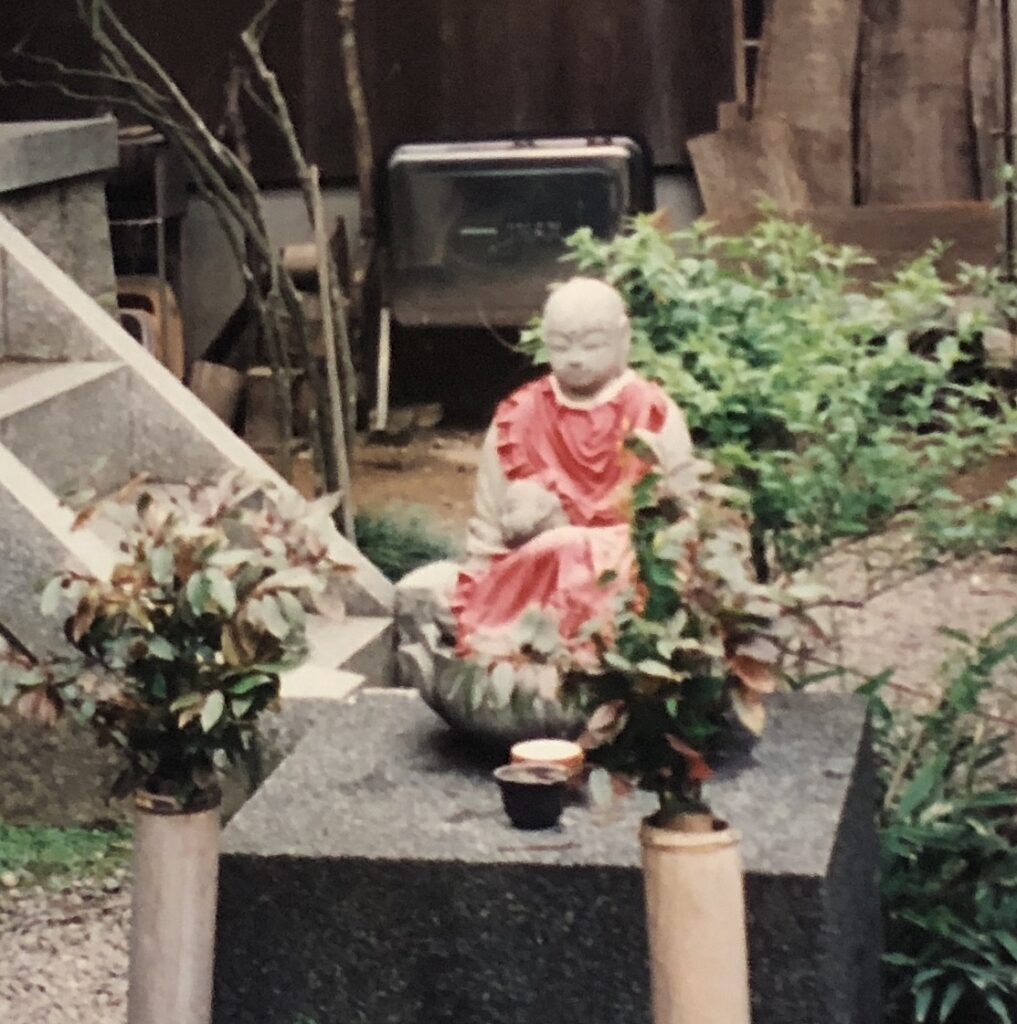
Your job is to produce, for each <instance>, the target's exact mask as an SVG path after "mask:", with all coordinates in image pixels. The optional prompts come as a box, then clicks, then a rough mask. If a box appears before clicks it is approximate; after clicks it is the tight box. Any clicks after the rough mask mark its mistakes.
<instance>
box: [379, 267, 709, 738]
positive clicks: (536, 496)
mask: <svg viewBox="0 0 1017 1024" xmlns="http://www.w3.org/2000/svg"><path fill="white" fill-rule="evenodd" d="M543 327H544V338H545V342H546V345H547V350H548V355H549V361H550V365H551V372H550V374H548V375H547V376H546V377H542V378H540V379H539V380H536V381H533V382H532V383H529V384H526V385H524V386H523V387H521V388H520V389H519V390H517V391H516V392H515V393H513V394H512V395H510V396H509V397H508V398H507V399H505V400H504V401H503V402H502V403H501V404H500V405H499V406H498V409H497V411H496V412H495V415H494V420H493V422H492V424H491V426H490V429H489V430H488V433H487V436H486V439H485V441H484V448H483V452H482V456H481V463H480V469H479V473H478V478H477V491H476V510H475V515H474V517H473V519H472V520H471V522H470V528H469V535H468V540H467V545H466V554H467V558H466V561H465V564H463V565H460V566H454V565H452V564H451V563H448V562H444V563H437V564H435V565H431V566H425V567H424V568H423V569H420V570H417V571H416V572H414V573H411V574H410V575H409V576H407V577H406V578H405V579H404V580H403V581H402V582H401V583H400V585H399V590H398V593H399V597H398V603H397V608H398V617H399V627H400V650H399V658H400V668H401V671H402V674H403V678H404V681H406V682H409V683H412V684H413V685H416V686H417V687H418V688H419V689H420V691H421V693H422V694H423V696H424V698H425V700H427V701H428V703H429V704H431V706H432V707H434V708H435V710H436V711H438V712H439V714H441V715H442V716H443V717H444V718H446V720H448V721H449V722H450V723H451V724H452V725H453V726H457V727H459V728H462V729H465V730H467V731H470V732H474V733H475V734H476V735H477V736H478V738H480V739H483V740H488V741H490V742H493V743H498V744H502V745H504V744H508V743H511V742H514V741H515V740H517V739H522V738H529V737H533V736H541V735H567V734H568V733H570V732H571V731H573V730H574V729H575V728H576V727H577V726H578V724H579V720H578V716H577V715H576V713H575V712H569V711H568V710H566V709H564V708H563V707H562V706H561V705H560V703H559V702H558V699H557V697H558V688H559V684H560V681H561V678H562V675H563V674H564V672H566V671H568V670H569V669H586V670H595V669H596V667H597V664H598V662H597V654H596V649H595V647H594V645H593V642H592V640H591V636H592V634H593V633H596V632H599V633H602V634H606V635H610V631H611V622H612V619H613V615H614V612H615V607H616V603H617V598H618V595H619V593H620V592H621V591H623V590H626V589H627V588H628V587H629V585H630V583H631V579H632V573H633V571H634V556H633V553H632V549H631V546H630V543H629V526H628V513H627V507H628V503H629V500H630V498H631V490H632V486H633V485H634V483H635V482H636V481H637V480H638V479H639V478H640V477H641V476H642V474H643V473H644V472H645V470H646V468H647V467H646V464H645V462H643V460H641V459H640V458H639V457H638V456H637V455H635V454H634V453H633V452H632V451H630V450H629V449H627V448H626V447H625V441H626V439H627V438H629V437H630V436H632V435H637V436H639V437H641V438H642V439H643V440H644V441H645V442H646V443H647V444H648V445H649V446H650V447H651V448H652V450H653V451H654V452H655V453H656V455H657V457H658V459H659V467H658V470H659V471H660V472H662V473H663V474H664V476H665V478H671V480H672V485H673V486H674V487H675V489H676V490H677V492H678V493H681V490H682V486H681V478H682V475H683V474H684V473H688V472H690V471H691V472H694V471H695V466H696V460H695V458H694V456H693V451H692V443H691V440H690V437H689V433H688V429H687V427H686V425H685V419H684V416H683V415H682V413H681V411H680V410H679V409H678V407H677V406H676V405H675V404H674V402H673V401H671V399H670V398H668V397H667V395H666V394H665V393H664V392H663V391H662V390H661V389H660V387H659V386H658V385H656V384H654V383H652V382H650V381H648V380H645V379H643V378H642V377H640V376H638V375H637V374H636V373H635V372H634V371H633V370H631V369H629V367H628V354H629V343H630V338H631V328H630V324H629V319H628V315H627V313H626V310H625V305H624V302H623V300H622V298H621V296H620V295H619V294H618V292H617V291H616V290H615V289H613V288H612V287H610V286H609V285H607V284H604V283H603V282H601V281H596V280H593V279H590V278H583V277H576V278H573V279H572V280H571V281H569V282H568V283H566V284H564V285H562V286H560V287H559V288H558V289H557V290H555V291H554V292H553V293H552V295H551V297H550V298H549V299H548V301H547V304H546V306H545V309H544V317H543Z"/></svg>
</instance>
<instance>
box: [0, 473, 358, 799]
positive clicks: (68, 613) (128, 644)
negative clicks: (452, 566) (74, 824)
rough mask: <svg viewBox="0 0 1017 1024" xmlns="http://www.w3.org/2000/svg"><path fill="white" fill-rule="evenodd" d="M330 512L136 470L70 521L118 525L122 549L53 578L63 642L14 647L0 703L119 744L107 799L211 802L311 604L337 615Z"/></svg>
mask: <svg viewBox="0 0 1017 1024" xmlns="http://www.w3.org/2000/svg"><path fill="white" fill-rule="evenodd" d="M330 512H331V508H330V507H329V506H328V505H327V504H322V503H318V504H317V505H313V506H309V505H307V503H306V502H304V501H303V499H302V498H300V497H299V496H298V495H296V494H295V493H293V494H281V493H279V494H277V493H275V492H274V491H273V490H272V489H270V488H266V487H265V486H264V485H262V484H259V483H256V482H253V481H247V480H244V479H243V478H242V477H241V476H239V475H236V474H231V475H229V476H227V477H226V478H224V479H223V480H222V481H221V482H220V483H218V484H216V485H214V486H212V485H210V486H205V487H191V488H189V489H187V491H186V493H184V494H181V495H176V494H174V493H172V492H166V491H163V492H160V491H158V490H155V489H150V488H148V487H147V486H145V484H144V481H143V480H139V481H137V482H132V483H131V484H129V485H128V486H127V487H125V488H124V489H123V490H122V491H121V492H120V493H119V494H118V495H116V496H115V497H114V498H113V499H111V500H107V501H100V502H97V503H94V504H91V505H88V506H86V507H85V508H84V509H82V510H81V511H80V512H79V513H78V516H77V520H76V524H75V525H77V526H80V525H82V524H84V523H85V522H87V521H89V520H90V519H92V518H93V517H96V516H102V517H103V518H105V519H106V520H107V522H110V523H113V524H116V525H117V526H118V527H119V528H120V529H121V530H122V532H123V533H122V535H123V540H122V543H121V545H120V550H121V553H122V555H123V559H122V561H120V562H119V563H118V564H117V565H115V566H114V567H113V568H112V570H111V572H110V574H109V575H108V576H107V577H105V578H97V577H94V576H90V575H87V574H84V573H81V572H78V571H75V570H68V571H65V572H62V573H60V574H59V575H58V576H56V577H55V578H54V579H53V580H52V581H51V582H50V583H49V584H48V585H47V587H46V588H45V590H44V591H43V594H42V602H41V603H42V611H43V613H44V614H48V615H58V616H59V617H60V618H62V619H65V632H66V635H67V639H68V640H69V641H70V643H71V644H72V645H73V649H71V650H69V651H68V653H66V654H64V653H61V654H55V655H53V656H51V657H49V658H47V659H45V660H43V661H39V662H38V663H36V662H35V661H33V659H31V658H30V657H28V656H27V655H23V654H21V653H20V652H17V651H15V650H13V649H8V650H7V651H6V652H5V654H4V655H3V657H2V658H0V703H2V704H14V706H15V707H16V708H17V710H18V711H20V712H21V713H22V714H24V715H26V716H27V717H31V718H34V719H37V720H39V721H41V722H43V723H47V724H52V723H53V722H55V721H56V720H57V718H58V717H59V716H60V715H61V714H63V713H64V712H65V711H67V712H70V713H71V714H72V715H73V716H74V717H75V718H76V719H78V720H79V721H81V722H82V723H84V724H87V725H89V726H91V727H92V728H93V730H94V731H95V732H96V734H97V736H98V739H99V742H100V743H102V744H113V745H114V746H116V747H117V748H119V749H120V750H121V751H122V752H123V754H124V757H125V760H126V762H127V765H126V767H125V769H124V772H123V773H122V775H121V776H120V779H119V780H118V782H117V784H116V787H115V793H116V794H117V795H125V794H126V793H127V792H129V791H130V790H131V789H134V788H137V787H142V788H143V789H144V790H145V791H147V792H148V793H151V794H156V795H157V796H159V797H165V798H167V800H169V801H171V802H173V803H175V804H176V805H179V806H183V807H189V806H195V805H198V804H200V803H202V802H203V801H206V800H208V799H209V798H213V797H214V795H215V793H216V791H217V783H216V763H217V761H218V760H221V759H222V758H225V759H226V760H227V761H229V762H232V763H237V762H238V761H240V760H241V759H242V758H243V756H244V753H245V751H247V750H248V748H249V747H250V746H251V744H252V742H253V738H254V730H255V724H256V720H257V717H258V715H259V714H260V713H261V712H262V711H264V710H265V709H267V708H271V707H273V706H274V705H275V704H276V702H277V700H278V696H279V673H280V672H281V671H283V670H284V669H285V668H288V667H291V666H293V665H296V664H298V663H299V662H300V661H301V660H302V659H303V658H304V656H305V655H306V633H305V624H306V616H307V614H308V613H309V612H317V613H321V614H336V615H341V612H342V609H341V602H340V601H339V599H338V598H337V597H335V596H333V595H332V594H330V593H329V591H328V583H329V581H330V579H331V577H332V576H333V575H334V574H335V573H337V572H340V571H342V570H343V569H345V567H344V566H340V565H338V564H336V563H335V562H334V561H333V560H332V558H331V556H330V555H329V550H328V541H327V533H326V530H327V528H328V527H327V524H328V519H329V515H330Z"/></svg>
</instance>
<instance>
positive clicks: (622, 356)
mask: <svg viewBox="0 0 1017 1024" xmlns="http://www.w3.org/2000/svg"><path fill="white" fill-rule="evenodd" d="M630 337H631V328H630V326H629V318H628V314H627V312H626V310H625V301H624V300H623V299H622V297H621V295H620V294H619V293H618V292H617V290H616V289H614V288H612V287H611V286H610V285H609V284H605V283H604V282H603V281H597V280H595V279H594V278H592V277H574V278H572V280H571V281H567V282H566V283H565V284H563V285H560V286H559V287H558V288H556V289H555V290H554V291H553V292H552V293H551V297H550V298H549V299H548V300H547V304H546V305H545V306H544V341H545V343H546V344H547V351H548V355H549V358H550V362H551V372H552V373H553V374H554V376H555V378H556V379H557V380H558V383H559V384H560V386H561V387H562V390H563V391H565V393H566V394H567V395H569V396H571V397H574V398H586V397H591V396H592V395H594V394H596V393H597V392H598V391H599V390H600V389H601V388H602V387H603V386H604V385H605V384H607V383H608V382H609V381H611V380H612V379H614V378H615V377H617V376H618V375H619V374H620V373H621V372H622V371H623V370H624V369H625V367H626V365H627V364H628V356H629V340H630Z"/></svg>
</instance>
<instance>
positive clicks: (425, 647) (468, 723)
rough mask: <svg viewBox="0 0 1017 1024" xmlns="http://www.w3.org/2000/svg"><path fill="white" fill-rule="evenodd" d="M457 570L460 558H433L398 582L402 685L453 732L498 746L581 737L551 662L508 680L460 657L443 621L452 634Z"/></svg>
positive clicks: (576, 718) (578, 722) (515, 673)
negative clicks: (559, 695) (559, 693)
mask: <svg viewBox="0 0 1017 1024" xmlns="http://www.w3.org/2000/svg"><path fill="white" fill-rule="evenodd" d="M458 576H459V566H458V565H457V564H456V563H455V562H450V561H443V562H432V563H430V564H429V565H424V566H421V567H420V568H419V569H415V570H414V571H413V572H411V573H409V574H408V575H406V576H404V577H403V578H402V579H401V580H400V581H399V583H398V584H397V585H396V607H395V614H396V633H397V655H396V662H397V669H398V677H399V679H398V682H399V684H400V685H401V686H409V687H413V688H414V689H415V690H418V691H419V692H420V695H421V696H422V697H423V698H424V701H425V702H426V703H427V704H428V705H429V706H430V707H431V709H432V710H433V711H434V712H435V714H437V715H439V716H440V717H441V718H442V719H444V720H445V722H447V723H448V725H450V726H451V727H452V728H453V729H454V730H456V731H457V732H461V733H464V734H466V735H467V736H471V737H473V738H474V740H475V741H476V742H478V743H480V744H483V745H484V746H486V747H488V748H491V749H493V750H502V751H504V750H508V749H509V747H511V746H512V744H513V743H516V742H518V741H519V740H529V739H535V738H537V737H545V736H556V737H569V738H571V737H574V736H577V735H578V734H579V733H580V732H581V731H582V728H583V722H584V716H583V715H582V714H581V713H580V712H579V711H578V710H577V709H569V708H565V707H563V706H562V705H561V704H560V703H559V702H558V700H557V699H556V698H555V696H554V694H555V692H556V691H557V689H558V687H559V685H560V680H559V678H558V674H557V672H556V671H555V670H554V669H553V668H551V667H549V666H537V665H533V666H526V667H524V668H523V669H519V670H511V669H510V670H509V678H508V680H507V686H506V685H505V682H506V681H505V680H503V679H499V678H496V677H493V676H492V675H491V674H489V673H488V672H487V671H486V670H485V669H483V668H481V667H479V666H477V665H471V664H468V663H466V662H464V661H462V660H461V659H459V658H456V657H455V654H454V651H453V646H452V644H451V643H450V642H448V641H447V640H446V639H445V638H444V637H443V634H442V628H441V625H444V629H445V631H446V632H447V633H450V634H451V633H453V632H454V625H453V623H452V619H451V613H450V612H449V610H448V601H449V598H450V597H451V594H452V591H453V590H454V589H455V584H456V579H457V578H458ZM506 668H508V666H506Z"/></svg>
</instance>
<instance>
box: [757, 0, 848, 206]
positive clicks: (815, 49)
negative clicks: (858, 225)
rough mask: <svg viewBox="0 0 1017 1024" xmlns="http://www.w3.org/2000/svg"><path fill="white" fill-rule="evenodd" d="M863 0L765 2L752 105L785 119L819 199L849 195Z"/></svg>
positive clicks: (836, 201) (826, 200)
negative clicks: (857, 61)
mask: <svg viewBox="0 0 1017 1024" xmlns="http://www.w3.org/2000/svg"><path fill="white" fill-rule="evenodd" d="M861 4H862V0H770V2H769V3H768V4H767V8H766V19H765V21H764V23H763V37H762V43H761V47H760V53H759V65H758V70H757V77H756V88H755V97H756V99H755V110H756V111H757V112H758V113H759V114H761V115H764V116H771V117H782V118H785V119H786V120H787V121H788V122H789V123H790V125H791V126H792V128H794V129H795V134H796V136H797V138H798V144H799V145H800V146H801V170H802V174H803V175H804V177H805V179H806V181H807V182H808V184H809V189H810V191H811V192H812V193H813V194H814V195H815V196H816V197H817V199H818V201H820V202H824V203H831V204H839V203H850V202H852V198H853V194H854V175H853V160H852V151H853V145H852V124H853V120H852V98H853V93H854V75H855V59H856V56H857V49H858V34H859V26H860V23H861Z"/></svg>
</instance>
